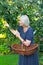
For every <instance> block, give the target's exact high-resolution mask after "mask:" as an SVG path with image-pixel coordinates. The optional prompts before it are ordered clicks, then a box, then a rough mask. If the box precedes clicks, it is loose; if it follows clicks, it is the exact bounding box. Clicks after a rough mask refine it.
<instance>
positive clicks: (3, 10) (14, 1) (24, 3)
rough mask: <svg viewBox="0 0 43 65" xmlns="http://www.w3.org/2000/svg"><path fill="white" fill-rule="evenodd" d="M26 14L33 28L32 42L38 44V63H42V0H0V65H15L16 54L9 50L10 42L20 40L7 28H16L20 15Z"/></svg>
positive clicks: (16, 60) (18, 41) (14, 42)
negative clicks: (7, 25) (6, 24)
mask: <svg viewBox="0 0 43 65" xmlns="http://www.w3.org/2000/svg"><path fill="white" fill-rule="evenodd" d="M22 14H26V15H27V16H28V17H29V19H30V25H31V27H32V28H33V30H34V43H38V44H39V48H38V52H39V64H40V65H43V0H0V65H17V63H18V56H19V55H17V54H14V53H13V52H12V51H11V48H10V46H11V45H12V44H19V43H20V42H21V41H20V40H19V39H18V38H17V37H16V36H15V35H13V34H12V33H11V32H10V30H9V28H8V27H6V26H4V24H5V23H6V22H7V23H8V24H9V25H10V28H13V29H15V30H16V29H18V26H19V23H18V21H19V18H20V15H22Z"/></svg>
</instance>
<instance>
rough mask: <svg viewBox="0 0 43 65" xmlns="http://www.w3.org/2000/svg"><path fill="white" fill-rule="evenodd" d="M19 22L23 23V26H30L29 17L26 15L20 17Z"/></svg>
mask: <svg viewBox="0 0 43 65" xmlns="http://www.w3.org/2000/svg"><path fill="white" fill-rule="evenodd" d="M20 20H21V22H23V24H24V25H26V26H29V25H30V21H29V17H28V16H27V15H21V17H20Z"/></svg>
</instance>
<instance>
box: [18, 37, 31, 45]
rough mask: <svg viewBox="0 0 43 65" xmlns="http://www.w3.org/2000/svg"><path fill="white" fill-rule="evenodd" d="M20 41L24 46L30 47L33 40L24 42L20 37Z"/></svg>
mask: <svg viewBox="0 0 43 65" xmlns="http://www.w3.org/2000/svg"><path fill="white" fill-rule="evenodd" d="M19 39H20V40H21V42H22V43H23V44H24V45H26V46H29V45H30V43H31V40H27V39H26V40H24V39H23V38H21V36H19Z"/></svg>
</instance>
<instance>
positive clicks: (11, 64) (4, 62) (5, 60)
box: [0, 54, 18, 65]
mask: <svg viewBox="0 0 43 65" xmlns="http://www.w3.org/2000/svg"><path fill="white" fill-rule="evenodd" d="M17 63H18V55H15V54H12V55H6V56H0V65H17Z"/></svg>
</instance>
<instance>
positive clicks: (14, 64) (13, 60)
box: [0, 53, 43, 65]
mask: <svg viewBox="0 0 43 65" xmlns="http://www.w3.org/2000/svg"><path fill="white" fill-rule="evenodd" d="M39 56H40V58H39V62H40V65H43V53H40V55H39ZM0 65H18V55H16V54H9V55H4V56H0Z"/></svg>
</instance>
